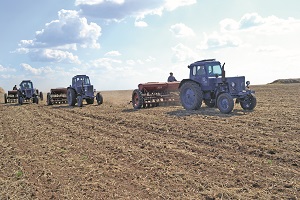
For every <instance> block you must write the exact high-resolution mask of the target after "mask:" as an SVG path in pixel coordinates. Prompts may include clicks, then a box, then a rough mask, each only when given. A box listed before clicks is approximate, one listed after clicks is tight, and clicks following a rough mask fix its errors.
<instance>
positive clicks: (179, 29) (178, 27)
mask: <svg viewBox="0 0 300 200" xmlns="http://www.w3.org/2000/svg"><path fill="white" fill-rule="evenodd" d="M170 31H171V32H172V33H173V34H174V35H175V36H176V37H189V36H194V35H195V33H194V31H193V30H192V29H191V28H189V27H188V26H186V25H185V24H183V23H178V24H174V25H172V26H171V28H170Z"/></svg>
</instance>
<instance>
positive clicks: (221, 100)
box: [217, 93, 234, 114]
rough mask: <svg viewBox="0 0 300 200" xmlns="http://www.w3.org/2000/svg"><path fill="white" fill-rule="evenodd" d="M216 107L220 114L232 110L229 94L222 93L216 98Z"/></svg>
mask: <svg viewBox="0 0 300 200" xmlns="http://www.w3.org/2000/svg"><path fill="white" fill-rule="evenodd" d="M217 106H218V108H219V110H220V111H221V113H224V114H228V113H230V112H231V111H232V110H233V107H234V101H233V98H232V96H231V95H230V94H228V93H222V94H220V96H219V97H218V100H217Z"/></svg>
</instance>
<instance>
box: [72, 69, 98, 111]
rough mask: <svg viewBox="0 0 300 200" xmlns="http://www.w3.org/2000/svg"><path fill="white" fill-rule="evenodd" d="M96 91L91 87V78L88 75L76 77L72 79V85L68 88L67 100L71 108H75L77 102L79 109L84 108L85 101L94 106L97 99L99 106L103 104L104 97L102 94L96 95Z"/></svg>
mask: <svg viewBox="0 0 300 200" xmlns="http://www.w3.org/2000/svg"><path fill="white" fill-rule="evenodd" d="M95 91H96V90H94V86H93V85H91V82H90V78H89V77H88V76H86V75H76V76H74V77H73V78H72V85H70V86H69V87H68V88H67V99H68V104H69V106H74V105H75V104H76V102H77V106H78V107H82V105H83V100H85V101H86V103H87V104H94V99H95V98H96V101H97V104H98V105H100V104H102V103H103V97H102V95H101V93H100V92H98V93H97V94H96V95H94V93H95Z"/></svg>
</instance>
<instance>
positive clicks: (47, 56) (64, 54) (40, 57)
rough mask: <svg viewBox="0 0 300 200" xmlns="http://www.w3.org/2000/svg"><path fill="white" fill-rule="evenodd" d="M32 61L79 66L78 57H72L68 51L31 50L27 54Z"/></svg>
mask: <svg viewBox="0 0 300 200" xmlns="http://www.w3.org/2000/svg"><path fill="white" fill-rule="evenodd" d="M29 56H30V58H31V60H32V61H39V62H59V63H71V64H72V63H74V64H80V63H81V62H80V61H79V59H78V56H74V55H73V54H72V53H70V52H68V51H61V50H56V49H40V50H32V51H31V52H30V53H29Z"/></svg>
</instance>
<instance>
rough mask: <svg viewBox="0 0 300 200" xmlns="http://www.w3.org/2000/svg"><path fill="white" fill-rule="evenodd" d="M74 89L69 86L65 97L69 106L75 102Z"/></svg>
mask: <svg viewBox="0 0 300 200" xmlns="http://www.w3.org/2000/svg"><path fill="white" fill-rule="evenodd" d="M75 95H76V94H75V90H73V89H72V88H69V89H68V91H67V98H68V104H69V106H75V104H76V96H75Z"/></svg>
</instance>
